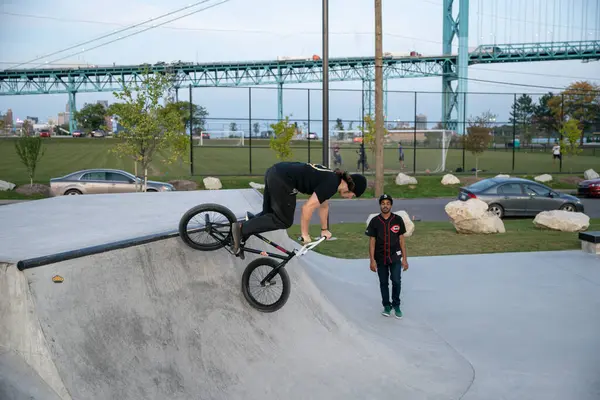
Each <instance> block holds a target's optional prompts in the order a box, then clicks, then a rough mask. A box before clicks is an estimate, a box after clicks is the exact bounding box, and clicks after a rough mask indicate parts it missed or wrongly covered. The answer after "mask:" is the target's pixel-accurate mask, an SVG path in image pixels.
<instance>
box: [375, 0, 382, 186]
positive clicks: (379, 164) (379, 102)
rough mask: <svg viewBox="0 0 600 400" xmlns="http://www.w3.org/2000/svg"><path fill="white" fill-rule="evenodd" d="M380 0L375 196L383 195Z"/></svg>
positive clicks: (378, 1)
mask: <svg viewBox="0 0 600 400" xmlns="http://www.w3.org/2000/svg"><path fill="white" fill-rule="evenodd" d="M381 14H382V10H381V0H375V196H377V197H379V196H381V195H382V194H383V43H382V42H383V38H382V36H383V34H382V28H381V25H382V21H381V19H382V17H381Z"/></svg>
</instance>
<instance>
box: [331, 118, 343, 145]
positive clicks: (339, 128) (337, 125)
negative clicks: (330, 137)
mask: <svg viewBox="0 0 600 400" xmlns="http://www.w3.org/2000/svg"><path fill="white" fill-rule="evenodd" d="M333 129H334V130H336V131H341V132H338V140H344V133H345V132H343V131H344V123H343V122H342V119H341V118H337V119H336V120H335V126H334V127H333Z"/></svg>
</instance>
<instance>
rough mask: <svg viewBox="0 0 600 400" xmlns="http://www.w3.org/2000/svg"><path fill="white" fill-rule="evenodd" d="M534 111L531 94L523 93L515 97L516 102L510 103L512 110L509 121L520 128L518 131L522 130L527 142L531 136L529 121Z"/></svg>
mask: <svg viewBox="0 0 600 400" xmlns="http://www.w3.org/2000/svg"><path fill="white" fill-rule="evenodd" d="M534 111H535V106H534V104H533V100H532V99H531V96H529V95H527V94H523V95H521V97H519V98H518V99H517V101H516V103H514V104H513V105H512V111H511V112H510V118H509V121H510V123H511V124H512V123H514V124H515V125H517V126H518V127H519V128H520V131H521V132H523V137H524V139H525V142H527V143H531V139H532V137H533V132H532V129H531V123H532V119H533V114H534Z"/></svg>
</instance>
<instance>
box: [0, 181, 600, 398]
mask: <svg viewBox="0 0 600 400" xmlns="http://www.w3.org/2000/svg"><path fill="white" fill-rule="evenodd" d="M234 195H241V196H234ZM206 202H217V203H220V204H222V205H224V206H226V207H228V208H230V209H231V210H232V211H233V212H234V213H235V214H236V215H238V216H240V217H241V216H242V215H243V213H244V212H245V211H254V212H256V211H258V210H259V209H260V207H261V205H262V199H261V196H260V194H259V193H258V192H256V191H254V190H236V191H202V192H179V193H178V192H173V193H152V194H146V193H139V194H138V193H134V194H126V195H94V196H69V197H63V198H53V199H48V201H47V200H41V201H39V202H30V203H26V204H25V203H19V204H14V205H9V206H4V207H2V209H0V220H2V221H7V223H6V224H5V225H3V226H2V227H1V228H0V240H2V243H3V245H2V247H1V248H0V257H1V258H0V261H4V264H1V265H0V293H2V294H3V295H2V298H1V299H0V320H1V321H2V326H1V328H0V398H3V397H2V396H3V395H4V396H11V397H7V398H16V399H21V398H23V399H25V398H27V399H29V398H36V399H117V398H118V399H310V398H314V399H365V398H369V399H389V398H392V397H393V398H405V399H492V398H493V399H509V398H510V399H514V398H519V399H524V398H527V399H565V398H577V399H586V400H587V399H598V398H600V363H599V362H598V356H597V355H598V354H600V335H599V333H600V311H599V310H600V307H599V306H600V294H599V291H598V287H599V286H600V262H599V261H598V259H597V258H595V257H594V256H591V255H589V254H584V253H582V252H554V253H544V254H539V253H529V254H508V255H504V254H498V255H486V256H463V257H414V258H411V259H409V261H410V269H409V270H408V271H407V272H406V273H403V310H404V313H405V317H404V318H403V319H402V320H397V319H394V318H384V317H382V316H381V315H380V314H379V312H380V309H381V305H380V298H379V289H378V283H377V281H376V275H375V274H373V273H372V272H371V271H370V270H369V268H368V263H367V262H366V261H365V260H339V259H333V258H329V257H325V256H322V255H319V254H316V253H314V252H313V253H309V254H307V255H306V256H303V257H301V258H297V259H294V260H293V261H292V262H290V263H289V264H288V266H287V267H286V269H287V271H288V273H289V274H290V278H291V283H292V289H291V290H292V291H291V296H290V299H289V301H288V303H287V304H286V305H285V306H284V307H283V308H282V309H281V310H279V311H277V312H275V313H272V314H263V313H260V312H258V311H256V310H254V309H253V308H251V307H250V306H249V305H248V304H247V303H246V302H245V300H244V298H243V295H242V294H241V290H240V278H241V274H242V272H243V270H244V268H245V266H246V265H247V264H248V263H249V262H250V261H251V260H253V259H254V258H256V256H255V255H251V254H247V255H246V259H245V260H243V261H242V260H240V259H237V258H234V257H233V256H231V255H230V254H229V253H228V252H227V251H226V250H225V249H221V250H217V251H214V252H201V251H197V250H194V249H191V248H189V247H188V246H186V245H185V244H184V243H183V242H182V241H181V239H179V238H178V237H177V236H176V235H173V230H175V229H176V227H177V223H178V221H179V218H180V217H181V215H183V213H184V212H185V211H186V210H187V209H189V208H191V207H192V206H194V205H196V204H200V203H206ZM35 203H37V204H35ZM34 204H35V205H34ZM67 217H68V218H67ZM61 219H62V220H64V221H68V222H67V225H66V226H63V227H61V229H57V228H56V227H55V226H54V225H53V224H52V222H53V221H54V220H61ZM34 221H35V222H34ZM33 223H35V225H32V224H33ZM151 234H158V236H161V235H162V236H161V237H162V239H161V240H146V241H145V242H144V243H142V244H135V243H133V242H131V243H125V242H124V241H126V240H127V239H132V238H135V237H140V236H143V237H145V238H147V237H148V235H151ZM266 236H267V237H269V238H270V239H272V240H274V241H275V242H277V243H279V244H281V245H283V246H284V247H287V248H290V249H291V248H294V247H296V248H299V245H297V244H296V243H294V242H293V241H292V240H290V239H289V238H288V237H287V235H286V234H285V232H283V231H278V232H272V233H268V234H266ZM424 240H426V238H425V239H424ZM111 242H113V243H114V242H118V243H119V244H118V245H116V246H113V247H110V246H107V247H106V248H107V249H110V248H114V250H109V251H102V252H98V253H94V254H88V253H86V252H85V251H84V252H79V253H77V252H73V251H74V250H78V249H86V248H87V249H89V248H90V246H96V247H94V252H95V251H100V250H97V247H98V246H99V245H101V244H103V243H104V244H105V243H111ZM124 243H125V244H124ZM251 243H252V245H253V246H256V247H258V248H264V249H267V245H266V244H264V243H262V242H260V241H258V240H256V239H251ZM365 244H366V242H365ZM326 245H327V243H326V242H325V243H323V244H322V246H326ZM100 247H101V246H100ZM366 248H367V247H366V246H365V249H366ZM409 251H410V249H409ZM58 252H67V253H63V254H67V255H69V257H68V258H67V259H62V260H60V259H54V260H53V259H52V258H46V259H45V260H46V261H50V262H49V263H44V264H43V265H39V266H37V265H36V267H35V268H27V269H24V270H19V269H18V268H16V264H17V263H18V261H21V260H23V259H26V258H31V257H42V258H43V257H44V256H47V255H50V254H52V253H58ZM531 254H537V256H536V257H537V258H536V259H540V257H541V259H542V260H545V261H542V262H536V263H535V264H533V265H532V262H531V260H532V258H531V257H532V255H531ZM528 257H529V258H528ZM568 260H570V261H572V262H573V263H572V264H571V266H568V265H566V261H568ZM32 265H35V264H32ZM57 275H58V276H60V277H62V278H63V279H64V280H63V281H62V282H61V283H55V282H53V279H52V278H53V277H55V276H57Z"/></svg>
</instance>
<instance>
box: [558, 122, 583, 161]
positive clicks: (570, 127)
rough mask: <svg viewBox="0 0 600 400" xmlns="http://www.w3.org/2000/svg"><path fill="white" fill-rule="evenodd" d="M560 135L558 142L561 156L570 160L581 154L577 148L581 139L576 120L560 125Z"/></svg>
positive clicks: (580, 150)
mask: <svg viewBox="0 0 600 400" xmlns="http://www.w3.org/2000/svg"><path fill="white" fill-rule="evenodd" d="M560 133H561V134H562V139H561V141H560V152H561V154H565V155H567V156H568V157H569V158H570V157H572V156H576V155H578V154H580V153H581V152H582V149H581V148H580V147H579V143H578V141H579V139H580V137H581V128H579V121H577V120H576V119H570V120H568V121H567V122H565V123H564V124H563V125H562V127H561V129H560Z"/></svg>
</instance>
